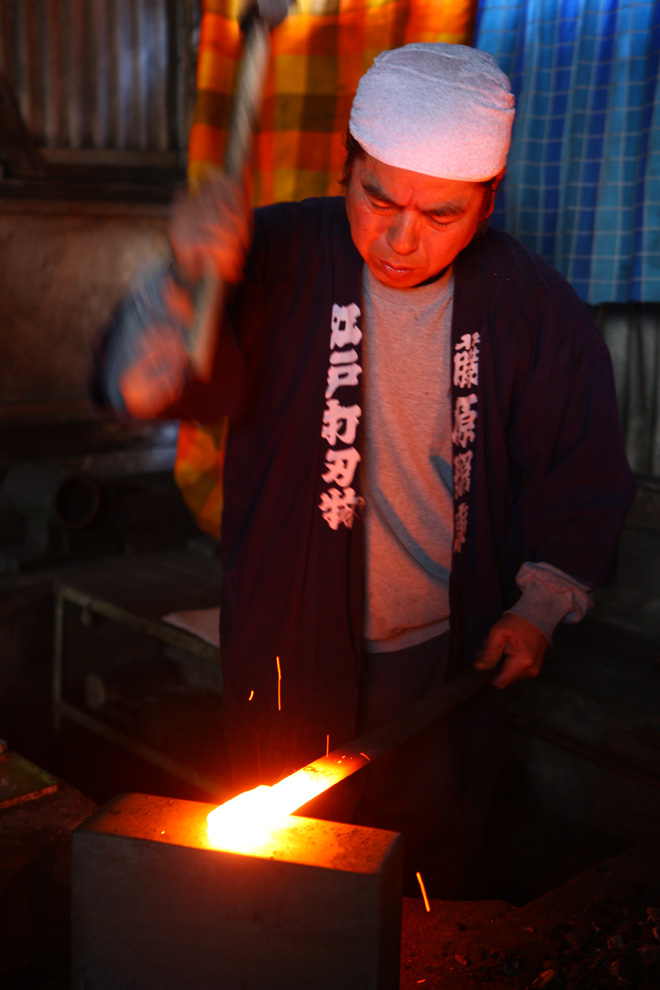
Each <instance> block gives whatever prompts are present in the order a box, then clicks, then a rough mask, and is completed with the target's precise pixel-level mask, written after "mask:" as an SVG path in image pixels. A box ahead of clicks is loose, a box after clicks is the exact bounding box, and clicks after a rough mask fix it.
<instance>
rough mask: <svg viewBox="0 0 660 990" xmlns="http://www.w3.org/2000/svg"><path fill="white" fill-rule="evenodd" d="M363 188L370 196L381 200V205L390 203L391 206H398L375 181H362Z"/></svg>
mask: <svg viewBox="0 0 660 990" xmlns="http://www.w3.org/2000/svg"><path fill="white" fill-rule="evenodd" d="M362 188H363V189H364V191H365V192H366V193H367V195H368V196H373V198H374V199H378V200H380V202H381V203H388V204H389V205H390V206H396V205H397V204H396V203H395V202H394V200H393V199H392V198H391V197H390V196H388V195H387V193H386V192H385V190H384V189H382V188H381V187H380V186H379V185H378V183H377V182H374V180H373V179H362Z"/></svg>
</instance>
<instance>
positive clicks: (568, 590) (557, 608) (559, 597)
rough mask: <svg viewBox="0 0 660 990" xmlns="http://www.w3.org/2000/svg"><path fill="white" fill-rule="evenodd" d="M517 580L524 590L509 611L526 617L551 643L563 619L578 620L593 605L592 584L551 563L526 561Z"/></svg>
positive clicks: (564, 620)
mask: <svg viewBox="0 0 660 990" xmlns="http://www.w3.org/2000/svg"><path fill="white" fill-rule="evenodd" d="M516 583H517V585H518V587H519V588H520V590H521V592H522V594H521V596H520V598H519V599H518V601H517V602H516V603H515V605H513V606H512V607H511V608H509V609H507V612H513V613H514V614H515V615H519V616H521V618H523V619H527V621H528V622H531V623H532V624H533V625H535V626H536V628H537V629H539V630H540V631H541V632H542V633H543V635H544V636H545V638H546V639H547V640H548V642H549V643H550V642H552V635H553V633H554V630H555V628H556V627H557V626H558V625H559V623H560V622H562V621H563V622H579V621H580V619H582V618H584V616H585V614H586V613H587V611H588V610H589V609H590V608H591V607H592V605H593V592H592V590H591V588H590V587H589V586H588V585H586V584H584V583H583V582H581V581H578V580H576V579H575V578H573V577H571V575H570V574H566V573H564V571H560V570H559V569H558V568H557V567H553V566H552V564H548V563H545V562H542V563H537V564H536V563H530V562H527V563H525V564H523V565H522V567H521V568H520V570H519V571H518V574H517V576H516Z"/></svg>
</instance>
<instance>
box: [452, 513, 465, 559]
mask: <svg viewBox="0 0 660 990" xmlns="http://www.w3.org/2000/svg"><path fill="white" fill-rule="evenodd" d="M467 525H468V504H467V502H461V504H460V505H459V506H458V508H457V509H456V518H455V520H454V553H458V552H459V551H460V549H461V547H462V546H463V544H464V543H465V537H466V535H467Z"/></svg>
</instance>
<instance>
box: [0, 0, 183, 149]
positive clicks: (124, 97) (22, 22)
mask: <svg viewBox="0 0 660 990" xmlns="http://www.w3.org/2000/svg"><path fill="white" fill-rule="evenodd" d="M200 5H201V0H0V71H2V73H3V74H4V76H5V78H6V79H7V81H8V82H9V83H10V84H11V86H12V88H13V90H14V92H15V94H16V97H17V100H18V103H19V106H20V108H21V112H22V115H23V119H24V121H25V123H26V124H27V126H28V128H29V130H30V131H31V133H32V134H33V136H34V137H35V140H36V142H37V144H38V145H39V146H40V147H41V148H42V149H46V157H55V158H58V154H57V153H58V151H59V152H61V153H66V152H70V151H71V150H72V149H73V150H77V149H80V150H85V149H87V150H96V151H97V152H98V151H106V152H137V153H145V152H146V153H157V154H161V155H162V154H163V153H168V152H169V153H176V154H178V155H180V154H181V153H182V151H185V148H186V146H187V140H188V130H189V125H190V114H191V111H192V106H193V101H194V64H195V54H196V53H195V43H196V35H197V31H198V26H199V20H200ZM49 152H52V154H50V153H49ZM59 157H60V158H62V157H64V158H66V154H61V155H60V156H59ZM109 160H110V159H109Z"/></svg>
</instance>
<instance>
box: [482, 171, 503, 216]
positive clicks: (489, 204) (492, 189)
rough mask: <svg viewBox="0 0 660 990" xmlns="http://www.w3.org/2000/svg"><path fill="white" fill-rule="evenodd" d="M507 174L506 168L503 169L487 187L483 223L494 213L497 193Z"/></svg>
mask: <svg viewBox="0 0 660 990" xmlns="http://www.w3.org/2000/svg"><path fill="white" fill-rule="evenodd" d="M505 173H506V168H503V169H502V171H501V172H498V174H497V175H495V176H494V177H493V178H492V179H491V180H490V182H489V183H488V184H487V186H486V194H485V196H484V208H483V216H482V218H481V219H482V222H483V221H484V220H487V219H488V217H489V216H490V215H491V213H492V212H493V207H494V206H495V193H496V192H497V187H498V186H499V184H500V182H501V181H502V179H503V178H504V175H505Z"/></svg>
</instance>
